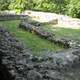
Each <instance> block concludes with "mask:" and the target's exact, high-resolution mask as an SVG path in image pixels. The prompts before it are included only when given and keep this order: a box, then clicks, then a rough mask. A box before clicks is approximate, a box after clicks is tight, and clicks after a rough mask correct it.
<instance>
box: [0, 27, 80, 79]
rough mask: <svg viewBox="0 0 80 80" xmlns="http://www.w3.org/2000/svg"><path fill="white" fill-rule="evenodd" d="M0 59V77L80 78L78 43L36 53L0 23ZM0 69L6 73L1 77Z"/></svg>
mask: <svg viewBox="0 0 80 80" xmlns="http://www.w3.org/2000/svg"><path fill="white" fill-rule="evenodd" d="M78 45H79V44H78ZM0 62H1V63H0V70H1V71H0V80H3V79H4V77H5V76H7V77H6V78H7V80H76V79H77V80H80V47H79V46H78V47H74V48H69V49H68V50H64V51H63V52H59V53H50V52H49V53H48V54H47V55H44V56H42V57H37V56H34V55H32V54H31V53H30V52H29V50H27V49H25V47H24V46H23V44H22V43H21V42H19V41H18V40H16V39H15V38H14V37H13V36H12V34H11V33H10V32H9V31H8V30H7V29H4V28H3V27H0ZM1 65H2V68H3V69H2V68H1ZM3 66H6V67H3ZM2 70H3V71H2ZM2 72H7V73H4V75H3V77H2V76H1V74H2ZM8 75H9V76H8ZM10 75H11V76H10ZM5 80H6V79H5Z"/></svg>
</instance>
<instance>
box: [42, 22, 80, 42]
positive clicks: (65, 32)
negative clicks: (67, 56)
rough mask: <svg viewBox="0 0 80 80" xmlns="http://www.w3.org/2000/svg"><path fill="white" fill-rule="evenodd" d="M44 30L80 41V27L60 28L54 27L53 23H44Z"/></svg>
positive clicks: (57, 35) (60, 36)
mask: <svg viewBox="0 0 80 80" xmlns="http://www.w3.org/2000/svg"><path fill="white" fill-rule="evenodd" d="M42 27H43V29H44V30H46V31H48V32H52V33H55V36H56V37H59V38H64V37H65V38H69V39H72V40H75V41H76V40H77V41H80V29H69V28H59V27H54V26H53V25H49V24H48V25H45V26H44V25H43V26H42Z"/></svg>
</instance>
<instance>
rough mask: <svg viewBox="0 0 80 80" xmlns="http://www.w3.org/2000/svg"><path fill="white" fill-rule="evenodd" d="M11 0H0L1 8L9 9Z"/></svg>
mask: <svg viewBox="0 0 80 80" xmlns="http://www.w3.org/2000/svg"><path fill="white" fill-rule="evenodd" d="M9 3H10V0H0V10H5V9H8V6H9Z"/></svg>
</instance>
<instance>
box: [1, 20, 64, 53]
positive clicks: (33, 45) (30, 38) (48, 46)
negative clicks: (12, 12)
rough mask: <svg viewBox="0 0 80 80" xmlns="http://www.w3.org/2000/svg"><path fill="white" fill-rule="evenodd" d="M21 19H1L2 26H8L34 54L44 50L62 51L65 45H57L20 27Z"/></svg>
mask: <svg viewBox="0 0 80 80" xmlns="http://www.w3.org/2000/svg"><path fill="white" fill-rule="evenodd" d="M19 23H20V21H19V20H16V21H1V22H0V26H3V27H5V28H7V29H8V30H9V31H10V32H11V33H12V34H13V35H14V36H15V37H16V38H17V39H18V40H20V41H22V42H23V43H24V44H25V46H26V48H29V49H30V50H31V51H32V53H33V54H36V55H40V54H41V53H42V51H44V50H50V51H54V52H56V51H60V50H62V49H63V46H58V45H55V44H54V43H51V42H49V41H47V40H45V39H41V38H39V37H38V36H37V35H35V34H34V33H30V32H27V31H23V30H21V29H19V28H18V25H19Z"/></svg>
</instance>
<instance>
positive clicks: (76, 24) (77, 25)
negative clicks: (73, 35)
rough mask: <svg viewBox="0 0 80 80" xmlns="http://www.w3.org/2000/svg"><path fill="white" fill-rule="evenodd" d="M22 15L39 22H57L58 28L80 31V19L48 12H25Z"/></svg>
mask: <svg viewBox="0 0 80 80" xmlns="http://www.w3.org/2000/svg"><path fill="white" fill-rule="evenodd" d="M22 14H25V15H28V16H30V17H32V18H33V19H34V20H36V21H39V22H42V23H44V22H53V23H54V21H55V20H56V23H57V26H58V27H64V28H72V29H80V19H77V18H71V17H69V16H67V15H60V14H55V13H48V12H37V11H25V12H23V13H22Z"/></svg>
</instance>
